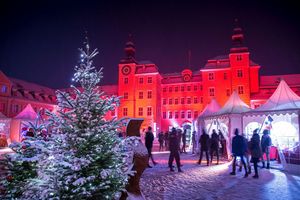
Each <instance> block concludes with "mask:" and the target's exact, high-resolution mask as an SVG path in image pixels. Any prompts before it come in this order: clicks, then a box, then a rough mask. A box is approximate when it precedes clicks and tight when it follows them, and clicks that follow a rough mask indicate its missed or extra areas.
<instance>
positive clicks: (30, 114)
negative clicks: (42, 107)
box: [14, 104, 37, 120]
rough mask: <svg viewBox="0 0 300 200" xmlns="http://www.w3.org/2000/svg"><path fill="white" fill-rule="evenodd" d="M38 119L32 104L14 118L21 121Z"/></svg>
mask: <svg viewBox="0 0 300 200" xmlns="http://www.w3.org/2000/svg"><path fill="white" fill-rule="evenodd" d="M36 118H37V114H36V112H35V111H34V110H33V108H32V106H31V105H30V104H27V106H26V107H25V108H24V109H23V110H22V111H21V112H20V113H19V114H18V115H17V116H16V117H14V119H21V120H35V119H36Z"/></svg>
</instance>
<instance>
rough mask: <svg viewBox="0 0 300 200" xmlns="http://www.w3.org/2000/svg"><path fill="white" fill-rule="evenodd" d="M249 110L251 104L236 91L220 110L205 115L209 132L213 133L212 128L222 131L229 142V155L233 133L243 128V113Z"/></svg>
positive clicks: (205, 122)
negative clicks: (244, 100)
mask: <svg viewBox="0 0 300 200" xmlns="http://www.w3.org/2000/svg"><path fill="white" fill-rule="evenodd" d="M249 110H250V108H249V106H248V105H247V104H246V103H245V102H243V101H242V99H241V98H240V97H239V95H238V94H237V92H236V91H234V92H233V93H232V94H231V96H230V97H229V99H228V100H227V102H226V103H225V105H224V106H223V107H222V108H221V109H220V110H219V111H218V112H215V113H213V114H211V115H208V116H205V117H203V120H204V125H205V127H206V129H207V132H208V134H211V132H212V129H220V130H221V131H222V133H223V135H224V137H225V139H226V143H227V145H226V147H227V152H228V154H227V155H228V156H229V155H230V148H229V147H230V146H231V138H232V133H233V131H234V130H235V129H236V128H237V129H239V130H240V131H241V130H242V113H243V112H247V111H249ZM200 117H201V116H200Z"/></svg>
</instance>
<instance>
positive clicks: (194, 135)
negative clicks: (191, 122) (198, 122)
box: [192, 131, 196, 154]
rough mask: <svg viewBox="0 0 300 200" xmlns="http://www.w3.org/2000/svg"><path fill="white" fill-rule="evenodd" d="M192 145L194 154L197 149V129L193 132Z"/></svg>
mask: <svg viewBox="0 0 300 200" xmlns="http://www.w3.org/2000/svg"><path fill="white" fill-rule="evenodd" d="M192 145H193V150H192V154H194V153H195V151H196V131H193V134H192Z"/></svg>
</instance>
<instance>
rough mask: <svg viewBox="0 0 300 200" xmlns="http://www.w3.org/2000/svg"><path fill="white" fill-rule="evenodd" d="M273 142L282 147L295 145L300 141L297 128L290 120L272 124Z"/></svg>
mask: <svg viewBox="0 0 300 200" xmlns="http://www.w3.org/2000/svg"><path fill="white" fill-rule="evenodd" d="M270 136H271V139H272V143H273V144H274V145H276V146H279V148H280V149H287V148H292V147H294V146H295V145H296V144H297V143H298V142H299V135H298V132H297V129H296V128H295V127H294V126H293V125H292V124H291V123H289V122H285V121H281V122H276V123H274V124H273V125H272V129H271V135H270Z"/></svg>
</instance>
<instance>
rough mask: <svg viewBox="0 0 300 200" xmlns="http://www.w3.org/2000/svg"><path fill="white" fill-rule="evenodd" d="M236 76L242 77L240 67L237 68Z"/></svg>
mask: <svg viewBox="0 0 300 200" xmlns="http://www.w3.org/2000/svg"><path fill="white" fill-rule="evenodd" d="M237 77H239V78H242V77H243V70H241V69H238V70H237Z"/></svg>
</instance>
